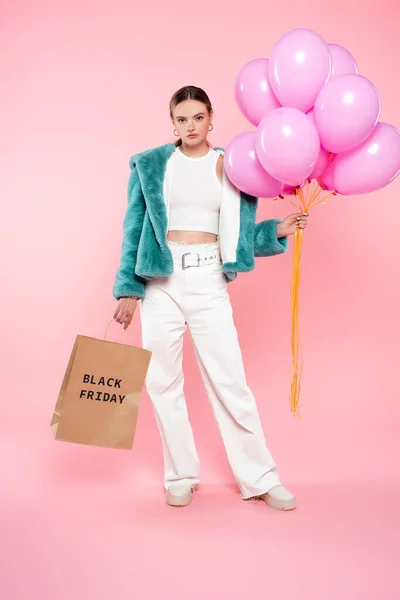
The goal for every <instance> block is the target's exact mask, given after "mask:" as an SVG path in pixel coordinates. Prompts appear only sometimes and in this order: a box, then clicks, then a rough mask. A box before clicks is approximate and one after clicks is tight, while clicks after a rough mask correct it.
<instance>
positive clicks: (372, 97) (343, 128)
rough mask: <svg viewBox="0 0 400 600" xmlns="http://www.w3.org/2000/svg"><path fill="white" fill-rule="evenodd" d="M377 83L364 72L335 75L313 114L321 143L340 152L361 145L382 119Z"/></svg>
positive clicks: (320, 95) (324, 88)
mask: <svg viewBox="0 0 400 600" xmlns="http://www.w3.org/2000/svg"><path fill="white" fill-rule="evenodd" d="M379 113H380V100H379V94H378V91H377V89H376V87H375V86H374V85H373V84H372V83H371V82H370V81H369V80H368V79H366V77H363V76H362V75H354V74H348V75H339V76H338V77H333V78H332V79H331V80H330V81H329V82H328V83H327V84H326V85H325V86H324V87H323V88H322V90H321V91H320V93H319V94H318V98H317V100H316V101H315V105H314V118H315V124H316V126H317V129H318V132H319V135H320V138H321V144H322V146H323V147H324V148H325V149H326V150H328V151H330V152H334V153H335V154H338V153H339V152H346V151H347V150H351V149H352V148H355V146H358V144H360V143H361V142H363V141H364V140H365V139H366V138H367V137H368V136H369V135H370V134H371V133H372V131H373V129H374V127H375V125H376V123H377V122H378V119H379Z"/></svg>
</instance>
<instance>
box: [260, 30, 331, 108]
mask: <svg viewBox="0 0 400 600" xmlns="http://www.w3.org/2000/svg"><path fill="white" fill-rule="evenodd" d="M330 73H331V55H330V53H329V49H328V46H327V44H326V43H325V42H324V40H323V39H322V37H321V36H320V35H318V34H317V33H315V32H314V31H311V30H309V29H294V30H293V31H289V32H288V33H286V34H285V35H284V36H283V37H282V38H281V39H280V40H279V41H278V43H277V44H276V45H275V46H274V48H273V50H272V54H271V58H270V61H269V80H270V82H271V86H272V89H273V91H274V93H275V96H276V97H277V98H278V100H279V102H280V103H281V104H282V105H283V106H292V107H293V108H298V109H299V110H301V111H303V112H306V111H307V110H309V109H310V108H311V107H312V106H313V104H314V102H315V99H316V97H317V96H318V93H319V91H320V89H321V88H322V86H323V85H324V84H325V83H326V82H327V81H328V79H329V76H330Z"/></svg>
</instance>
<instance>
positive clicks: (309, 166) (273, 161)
mask: <svg viewBox="0 0 400 600" xmlns="http://www.w3.org/2000/svg"><path fill="white" fill-rule="evenodd" d="M319 151H320V141H319V137H318V132H317V129H316V127H315V125H313V124H312V123H310V121H309V119H308V118H307V117H306V115H305V114H304V113H302V112H300V111H299V110H297V109H296V108H289V107H285V108H276V109H275V110H273V111H272V112H271V113H270V114H269V115H268V116H267V117H265V118H264V119H263V120H262V121H261V123H260V124H259V126H258V129H257V136H256V153H257V156H258V158H259V160H260V162H261V164H262V165H263V167H264V169H266V171H268V173H269V174H270V175H272V177H274V178H275V179H279V180H280V181H283V182H284V183H287V184H288V185H301V184H302V183H303V181H305V180H306V179H307V177H308V176H309V175H310V173H311V172H312V170H313V169H314V167H315V165H316V162H317V158H318V155H319Z"/></svg>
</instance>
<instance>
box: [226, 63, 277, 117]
mask: <svg viewBox="0 0 400 600" xmlns="http://www.w3.org/2000/svg"><path fill="white" fill-rule="evenodd" d="M268 64H269V60H268V59H267V58H256V59H255V60H252V61H250V62H249V63H247V64H246V65H245V66H244V67H243V68H242V69H241V71H240V72H239V74H238V76H237V78H236V82H235V100H236V103H237V105H238V107H239V109H240V111H241V113H242V114H243V115H244V116H245V117H246V119H248V121H250V123H252V124H253V125H255V126H256V127H257V125H258V124H259V123H260V121H261V120H262V119H263V118H264V117H265V116H266V115H267V114H268V113H270V112H271V110H274V108H278V107H279V106H280V103H279V101H278V100H277V98H276V97H275V95H274V93H273V91H272V88H271V85H270V83H269V79H268Z"/></svg>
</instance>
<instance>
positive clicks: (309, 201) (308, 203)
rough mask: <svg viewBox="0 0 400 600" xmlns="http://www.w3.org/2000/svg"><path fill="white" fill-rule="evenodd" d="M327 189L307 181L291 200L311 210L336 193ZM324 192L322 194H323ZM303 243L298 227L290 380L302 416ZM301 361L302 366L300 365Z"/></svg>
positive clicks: (292, 397) (293, 406)
mask: <svg viewBox="0 0 400 600" xmlns="http://www.w3.org/2000/svg"><path fill="white" fill-rule="evenodd" d="M325 191H326V190H324V189H323V187H322V186H321V183H320V182H319V181H315V180H314V181H313V182H310V181H307V183H306V184H305V185H304V187H298V188H296V192H295V195H296V198H297V200H298V203H297V204H296V203H295V202H292V201H291V200H290V201H289V202H290V203H291V204H292V205H293V206H295V207H296V208H297V209H298V210H299V211H300V212H303V213H305V212H310V210H312V209H313V208H315V207H316V206H318V204H325V203H326V202H327V200H328V198H329V197H330V196H332V195H335V192H330V193H328V194H324V192H325ZM321 194H322V195H321ZM302 243H303V231H302V229H299V228H298V229H297V231H296V234H295V239H294V245H293V269H292V283H291V291H290V308H291V315H292V339H291V349H292V365H291V368H290V372H291V382H290V410H291V413H292V415H293V416H295V415H296V416H298V417H300V412H299V400H300V388H301V378H302V374H303V358H302V350H301V339H300V319H299V290H300V276H301V248H302ZM299 362H301V366H299Z"/></svg>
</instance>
